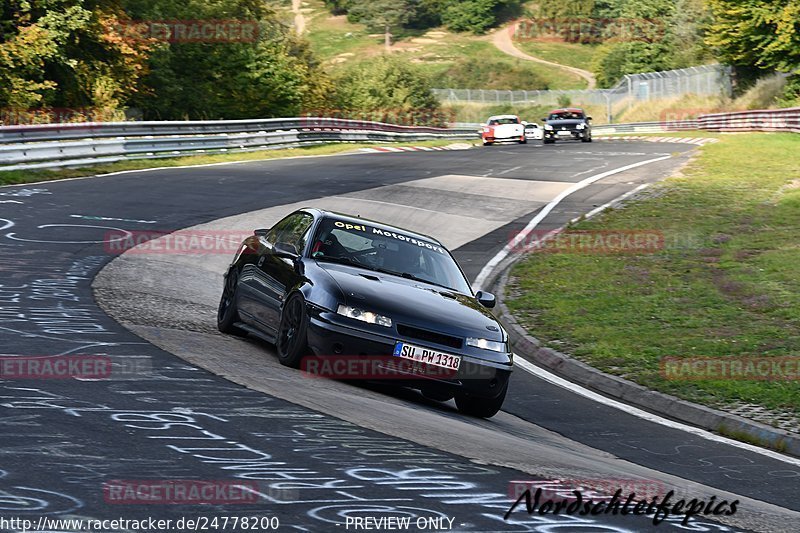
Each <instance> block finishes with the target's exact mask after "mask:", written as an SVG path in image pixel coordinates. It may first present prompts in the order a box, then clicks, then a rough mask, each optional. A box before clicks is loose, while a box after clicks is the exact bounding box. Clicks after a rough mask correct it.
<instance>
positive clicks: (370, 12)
mask: <svg viewBox="0 0 800 533" xmlns="http://www.w3.org/2000/svg"><path fill="white" fill-rule="evenodd" d="M416 3H417V2H416V0H352V1H351V2H350V3H349V4H348V5H349V15H350V17H351V18H352V19H354V20H357V21H359V22H361V23H362V24H365V25H366V26H367V28H370V29H374V30H381V31H382V32H383V35H384V44H385V45H386V50H390V49H391V47H392V29H394V28H398V27H400V26H402V25H403V24H406V23H407V22H408V21H410V20H411V19H412V18H413V17H414V14H415V11H416Z"/></svg>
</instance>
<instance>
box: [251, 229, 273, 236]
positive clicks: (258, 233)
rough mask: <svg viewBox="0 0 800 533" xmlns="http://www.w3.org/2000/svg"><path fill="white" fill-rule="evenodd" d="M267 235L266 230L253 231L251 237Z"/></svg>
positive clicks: (267, 231)
mask: <svg viewBox="0 0 800 533" xmlns="http://www.w3.org/2000/svg"><path fill="white" fill-rule="evenodd" d="M267 233H269V230H268V229H257V230H253V235H255V236H256V237H266V236H267Z"/></svg>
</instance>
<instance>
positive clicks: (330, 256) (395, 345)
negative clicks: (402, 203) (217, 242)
mask: <svg viewBox="0 0 800 533" xmlns="http://www.w3.org/2000/svg"><path fill="white" fill-rule="evenodd" d="M494 304H495V297H494V296H493V295H492V294H489V293H486V292H481V291H478V293H477V294H473V292H472V289H471V288H470V285H469V283H468V282H467V279H466V278H465V276H464V273H463V272H462V271H461V268H460V267H459V266H458V263H456V261H455V259H453V257H452V256H451V255H450V252H448V251H447V249H445V248H444V247H443V246H442V244H441V243H439V242H438V241H437V240H435V239H432V238H431V237H427V236H425V235H420V234H417V233H413V232H410V231H406V230H403V229H399V228H395V227H391V226H387V225H384V224H380V223H378V222H372V221H368V220H364V219H361V218H358V217H351V216H347V215H341V214H337V213H331V212H327V211H321V210H318V209H301V210H299V211H296V212H294V213H292V214H291V215H289V216H287V217H286V218H284V219H283V220H281V221H280V222H278V223H277V224H276V225H275V226H274V227H272V228H271V229H258V230H255V233H254V235H253V236H251V237H248V238H247V239H245V241H244V242H243V243H242V245H241V247H240V248H239V251H238V252H237V254H236V256H235V258H234V260H233V263H232V264H231V265H230V267H229V268H228V270H227V272H226V274H225V288H224V290H223V293H222V298H221V300H220V304H219V310H218V313H217V325H218V328H219V330H220V331H222V332H223V333H231V334H238V335H243V334H246V333H251V334H254V335H256V336H258V337H261V338H263V339H265V340H267V341H268V342H271V343H274V344H275V346H276V348H277V351H278V359H279V361H280V362H281V363H282V364H284V365H287V366H291V367H295V368H297V367H301V368H303V369H304V370H306V371H313V370H319V369H320V368H328V369H331V368H338V369H343V370H344V372H343V373H340V374H335V375H334V376H329V377H340V378H342V379H354V378H363V379H369V380H388V379H391V380H394V381H397V382H399V383H400V384H402V385H404V386H410V387H413V388H417V389H420V390H421V391H422V393H423V394H424V395H425V396H427V397H428V398H431V399H435V400H439V401H447V400H449V399H451V398H455V401H456V405H457V406H458V408H459V410H460V411H462V412H464V413H467V414H470V415H474V416H479V417H490V416H493V415H494V414H495V413H497V411H498V410H499V409H500V407H501V405H502V404H503V400H504V399H505V396H506V390H507V388H508V379H509V376H510V374H511V370H512V365H513V361H512V354H511V352H510V351H509V347H508V336H507V334H506V332H505V331H504V330H503V328H502V327H501V326H500V324H499V323H498V322H497V320H496V319H495V318H494V317H493V316H492V314H491V313H490V312H489V311H488V309H487V307H493V306H494ZM354 361H355V362H358V363H366V365H367V366H364V365H361V366H358V365H353V364H352V363H353V362H354ZM332 362H333V363H336V365H332V364H331V363H332ZM311 363H313V365H312V364H311ZM339 363H341V364H339ZM354 369H356V370H359V371H363V370H364V369H367V370H368V371H367V372H356V374H358V375H355V374H353V373H352V372H350V371H353V370H354ZM348 372H350V373H348Z"/></svg>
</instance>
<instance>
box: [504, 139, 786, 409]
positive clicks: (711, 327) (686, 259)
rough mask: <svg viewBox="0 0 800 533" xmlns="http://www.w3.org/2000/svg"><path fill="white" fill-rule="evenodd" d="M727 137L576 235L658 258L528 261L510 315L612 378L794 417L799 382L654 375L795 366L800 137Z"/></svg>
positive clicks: (558, 256) (554, 256) (536, 257)
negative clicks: (645, 249) (772, 360)
mask: <svg viewBox="0 0 800 533" xmlns="http://www.w3.org/2000/svg"><path fill="white" fill-rule="evenodd" d="M705 135H708V134H705ZM720 137H721V138H722V139H723V140H722V142H719V143H716V144H712V145H708V146H705V147H703V148H702V152H701V155H700V156H699V157H698V158H697V159H696V160H695V161H694V162H693V163H692V164H691V165H690V166H689V167H688V168H686V169H684V171H683V175H682V177H674V178H671V179H669V180H667V181H665V182H663V183H661V184H659V185H656V186H654V187H653V188H651V189H649V192H648V194H647V197H646V198H644V199H641V200H639V201H637V202H635V203H633V204H631V205H629V206H628V207H625V208H623V209H613V210H608V211H607V212H605V213H604V214H602V215H601V216H599V217H598V218H596V219H593V220H589V221H584V222H581V223H579V224H577V225H576V228H578V229H581V230H612V231H627V230H657V231H661V232H663V234H664V242H665V246H664V248H663V250H661V251H658V252H656V253H650V254H632V253H626V254H599V253H589V254H587V253H577V252H572V253H566V252H562V253H537V254H532V255H529V256H528V257H527V258H526V259H524V260H523V261H521V262H520V263H518V264H517V265H516V266H515V268H514V270H513V273H512V274H513V278H512V280H513V281H512V283H511V285H510V286H509V288H508V291H509V295H508V296H509V299H508V305H509V307H510V309H511V310H512V311H513V312H514V313H516V315H517V316H518V317H519V318H520V319H521V321H522V323H523V324H524V325H525V326H526V327H527V328H528V329H529V330H530V331H531V332H532V333H533V334H534V335H536V336H537V337H539V338H541V339H542V340H544V341H545V342H546V343H548V344H549V345H551V346H553V347H555V348H558V349H560V350H562V351H565V352H567V353H570V354H572V355H573V356H575V357H576V358H578V359H580V360H582V361H585V362H587V363H589V364H591V365H593V366H595V367H597V368H600V369H601V370H603V371H605V372H609V373H611V374H615V375H619V376H622V377H625V378H627V379H630V380H633V381H635V382H637V383H640V384H642V385H644V386H647V387H650V388H653V389H657V390H660V391H663V392H666V393H669V394H674V395H677V396H679V397H682V398H685V399H688V400H690V401H695V402H700V403H704V404H707V405H711V406H725V405H731V404H732V403H735V402H747V403H752V404H758V405H762V406H764V407H767V408H769V409H782V410H788V411H791V412H794V413H800V384H798V382H797V381H740V380H713V381H674V380H666V379H665V378H664V377H662V375H661V373H660V362H661V360H662V358H664V357H681V358H688V357H713V358H724V357H735V358H744V357H779V356H797V355H798V354H800V244H798V235H800V158H798V157H796V156H793V154H797V153H800V136H798V135H792V134H742V135H723V136H720Z"/></svg>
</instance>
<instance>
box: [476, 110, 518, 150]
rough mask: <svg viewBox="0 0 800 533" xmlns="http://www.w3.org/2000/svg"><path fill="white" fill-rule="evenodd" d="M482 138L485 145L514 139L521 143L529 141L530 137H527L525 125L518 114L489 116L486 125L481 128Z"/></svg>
mask: <svg viewBox="0 0 800 533" xmlns="http://www.w3.org/2000/svg"><path fill="white" fill-rule="evenodd" d="M481 139H483V145H484V146H489V145H491V144H494V143H496V142H503V141H514V142H518V143H520V144H525V143H527V142H528V138H527V137H525V126H524V125H523V124H522V121H520V119H519V117H518V116H516V115H496V116H493V117H489V120H487V121H486V125H485V126H483V128H482V129H481Z"/></svg>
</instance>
